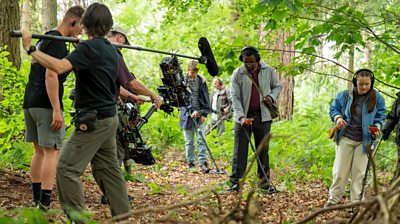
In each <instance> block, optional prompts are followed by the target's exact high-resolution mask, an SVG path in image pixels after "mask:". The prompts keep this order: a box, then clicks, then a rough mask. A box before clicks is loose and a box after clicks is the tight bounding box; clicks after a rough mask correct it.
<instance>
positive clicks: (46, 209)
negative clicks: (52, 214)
mask: <svg viewBox="0 0 400 224" xmlns="http://www.w3.org/2000/svg"><path fill="white" fill-rule="evenodd" d="M36 208H37V209H40V210H42V211H44V212H47V211H49V210H50V205H48V206H46V205H44V204H42V203H41V202H40V201H39V202H38V205H37V207H36Z"/></svg>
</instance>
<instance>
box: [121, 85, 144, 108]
mask: <svg viewBox="0 0 400 224" xmlns="http://www.w3.org/2000/svg"><path fill="white" fill-rule="evenodd" d="M119 95H120V96H122V97H124V98H126V99H131V100H133V101H135V102H136V103H138V104H143V103H144V102H145V99H144V98H142V97H140V96H136V95H134V94H132V93H131V92H129V91H128V90H126V89H125V88H124V87H122V86H121V87H120V90H119Z"/></svg>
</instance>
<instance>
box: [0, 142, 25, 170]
mask: <svg viewBox="0 0 400 224" xmlns="http://www.w3.org/2000/svg"><path fill="white" fill-rule="evenodd" d="M32 155H33V144H32V143H27V142H22V141H19V142H16V143H14V144H13V145H12V148H11V149H10V150H7V151H6V152H4V154H3V155H1V156H0V167H1V168H11V169H28V167H27V166H26V165H24V164H29V161H30V159H31V157H32Z"/></svg>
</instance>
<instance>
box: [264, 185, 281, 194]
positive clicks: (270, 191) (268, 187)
mask: <svg viewBox="0 0 400 224" xmlns="http://www.w3.org/2000/svg"><path fill="white" fill-rule="evenodd" d="M277 192H278V191H277V190H276V188H275V187H274V186H272V185H269V184H268V185H266V186H263V187H262V188H260V193H261V194H273V193H277Z"/></svg>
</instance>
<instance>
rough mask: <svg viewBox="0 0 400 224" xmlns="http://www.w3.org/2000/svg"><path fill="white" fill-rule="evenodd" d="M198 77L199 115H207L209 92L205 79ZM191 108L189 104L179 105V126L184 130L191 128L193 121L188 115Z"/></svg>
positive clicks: (209, 106)
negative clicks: (186, 105) (185, 105)
mask: <svg viewBox="0 0 400 224" xmlns="http://www.w3.org/2000/svg"><path fill="white" fill-rule="evenodd" d="M197 76H198V77H199V106H200V109H199V110H198V112H199V114H200V116H203V117H207V115H208V114H209V113H210V112H211V105H210V94H209V93H208V87H207V83H206V79H205V78H204V77H203V76H201V75H197ZM192 112H193V111H192V110H191V108H190V106H188V107H181V108H180V113H179V126H180V127H181V128H183V129H186V130H191V129H192V128H193V121H192V118H191V117H190V115H191V114H192Z"/></svg>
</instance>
